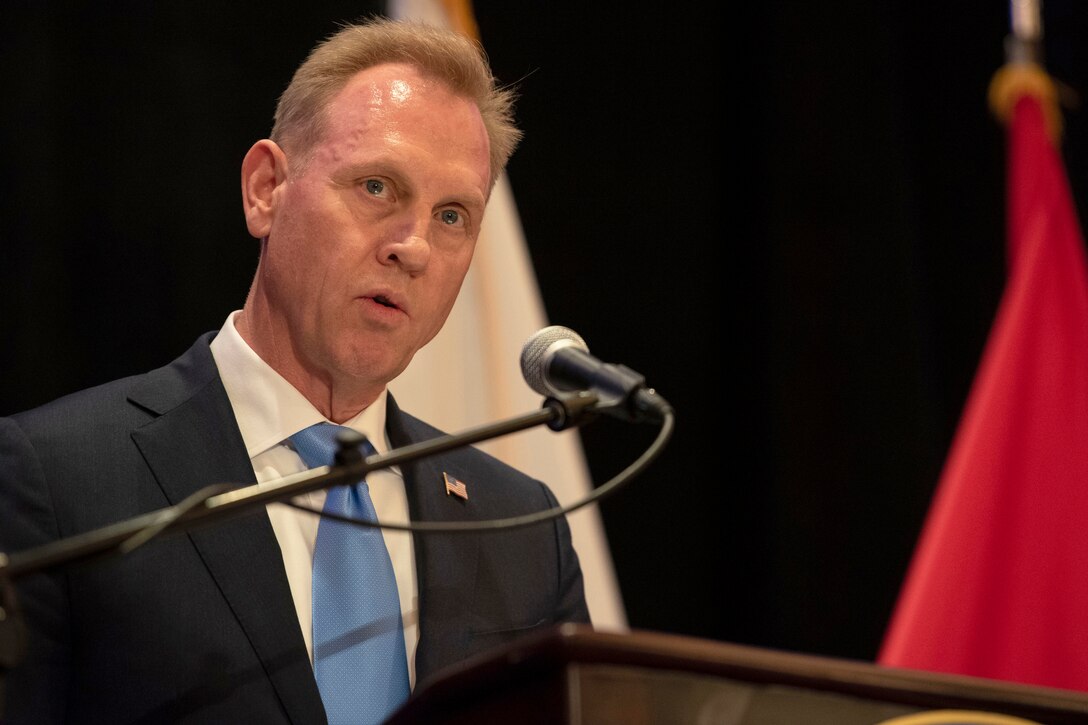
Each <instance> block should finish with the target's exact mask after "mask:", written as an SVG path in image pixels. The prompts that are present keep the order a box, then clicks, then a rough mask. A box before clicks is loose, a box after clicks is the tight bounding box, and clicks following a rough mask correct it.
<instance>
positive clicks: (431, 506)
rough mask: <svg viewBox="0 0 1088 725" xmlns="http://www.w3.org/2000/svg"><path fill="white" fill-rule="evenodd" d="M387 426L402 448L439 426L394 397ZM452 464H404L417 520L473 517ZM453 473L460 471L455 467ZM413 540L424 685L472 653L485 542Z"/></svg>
mask: <svg viewBox="0 0 1088 725" xmlns="http://www.w3.org/2000/svg"><path fill="white" fill-rule="evenodd" d="M386 428H387V431H388V433H389V440H390V443H392V444H393V446H394V447H397V448H399V447H402V446H406V445H409V444H411V443H418V442H420V441H424V440H427V439H429V438H432V437H434V436H435V435H437V433H436V432H435V431H434V430H433V429H430V428H429V427H426V426H424V425H423V424H422V423H420V422H419V421H417V420H416V419H414V418H412V417H411V416H408V415H405V414H404V413H401V412H400V409H399V408H398V407H397V405H396V402H395V401H394V400H393V397H392V395H390V396H389V402H388V405H387V411H386ZM448 463H449V458H448V457H447V456H444V455H438V456H428V457H425V458H421V459H419V460H416V461H413V462H411V463H407V464H404V465H402V466H401V473H402V474H403V475H404V485H405V488H406V490H407V493H408V507H409V512H410V515H411V518H412V521H468V520H470V519H471V510H472V509H471V504H469V503H468V502H466V501H464V500H463V499H460V498H458V497H456V496H450V495H448V494H447V493H446V488H445V482H444V479H443V476H442V474H443V471H444V466H446V465H448ZM450 473H453V474H454V475H457V472H455V471H453V470H450ZM470 497H471V491H470ZM469 500H470V501H471V498H470V499H469ZM413 543H414V547H415V556H416V572H417V582H418V585H419V646H418V648H417V649H416V662H415V666H416V682H417V687H418V686H419V684H422V683H423V682H424V681H425V680H427V679H428V678H429V677H430V676H431V675H432V674H434V673H435V671H436V670H437V669H440V668H441V667H442V663H449V662H454V661H457V660H460V659H462V658H463V657H464V656H465V653H466V652H467V651H468V642H469V629H468V623H469V621H470V619H471V617H470V614H471V607H472V601H473V593H474V591H475V582H476V578H477V567H478V565H479V546H480V541H479V537H478V536H476V535H472V534H442V533H428V532H422V533H419V532H417V533H415V534H413Z"/></svg>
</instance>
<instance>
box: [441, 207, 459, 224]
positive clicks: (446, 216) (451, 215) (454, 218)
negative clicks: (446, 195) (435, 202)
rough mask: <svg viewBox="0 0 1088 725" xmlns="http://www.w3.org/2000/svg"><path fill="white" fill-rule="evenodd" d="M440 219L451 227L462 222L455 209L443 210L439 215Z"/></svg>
mask: <svg viewBox="0 0 1088 725" xmlns="http://www.w3.org/2000/svg"><path fill="white" fill-rule="evenodd" d="M438 218H439V219H441V220H442V223H443V224H449V225H451V226H453V225H455V224H459V223H460V222H461V214H460V213H459V212H457V211H454V210H453V209H443V210H442V211H440V212H439V213H438Z"/></svg>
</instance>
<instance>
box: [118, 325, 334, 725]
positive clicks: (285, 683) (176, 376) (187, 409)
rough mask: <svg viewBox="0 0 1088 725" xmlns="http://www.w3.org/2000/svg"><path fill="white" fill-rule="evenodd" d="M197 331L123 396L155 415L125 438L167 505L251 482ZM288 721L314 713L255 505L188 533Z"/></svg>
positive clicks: (282, 584)
mask: <svg viewBox="0 0 1088 725" xmlns="http://www.w3.org/2000/svg"><path fill="white" fill-rule="evenodd" d="M209 340H210V335H209V336H207V337H205V338H202V339H201V340H200V341H198V342H197V344H196V345H194V346H193V348H192V349H190V351H189V352H188V353H186V354H185V355H184V356H182V357H181V358H179V359H178V360H177V361H175V363H173V364H171V365H170V366H167V367H166V368H161V369H160V370H157V371H155V372H153V373H151V374H149V375H148V381H147V384H146V385H145V386H142V387H141V388H138V389H136V390H135V392H134V393H133V394H132V395H131V396H130V397H131V400H132V402H133V403H135V404H137V405H140V406H141V407H144V408H146V409H148V410H151V411H152V412H155V413H158V414H159V415H158V417H157V418H155V419H154V420H152V421H151V422H150V423H148V424H147V425H145V426H143V427H142V428H140V429H138V430H136V431H134V432H133V433H132V439H133V441H134V442H135V443H136V445H137V447H138V448H139V449H140V451H141V453H142V454H143V456H144V458H145V460H146V461H147V464H148V466H149V467H150V468H151V470H152V472H153V473H154V475H155V477H156V479H157V480H158V481H159V484H160V485H161V486H162V489H163V491H164V492H165V494H166V496H167V498H168V500H169V501H170V502H171V504H176V503H178V502H180V501H181V500H183V499H185V498H186V497H187V496H189V495H191V494H192V493H194V492H196V491H197V490H199V489H200V488H202V487H204V486H208V485H212V484H220V483H232V484H237V485H239V486H241V485H249V484H252V483H255V478H254V475H253V468H252V466H251V464H250V461H249V457H248V456H247V455H246V451H245V446H244V444H243V442H242V436H241V433H240V432H239V430H238V426H237V423H236V422H235V419H234V413H233V411H232V409H231V407H230V402H229V399H228V398H227V394H226V391H225V390H224V388H223V385H222V382H221V381H220V379H219V375H218V371H217V370H216V368H215V363H214V361H213V359H212V357H211V353H210V351H209V349H208V341H209ZM188 536H189V538H190V540H191V541H192V543H193V545H194V546H195V547H196V549H197V551H198V552H199V554H200V556H201V558H202V559H203V561H204V563H205V565H206V566H207V567H208V571H209V572H211V575H212V577H213V578H214V579H215V581H216V583H217V585H218V586H219V588H220V590H221V591H222V593H223V596H224V597H225V598H226V600H227V602H228V603H229V605H230V607H231V610H232V611H233V612H234V615H235V616H236V617H237V619H238V622H239V624H240V625H241V627H242V629H243V630H244V631H245V632H246V635H247V636H248V637H249V640H250V642H251V643H252V645H253V649H254V651H255V652H256V654H257V656H258V658H259V659H260V660H261V662H262V664H263V666H264V668H265V672H266V673H267V674H268V677H269V678H270V679H271V681H272V684H273V686H274V688H275V690H276V692H277V694H278V695H279V697H280V700H281V702H282V703H283V707H284V709H285V710H286V711H287V713H288V714H289V716H290V717H291V719H292V720H293V721H295V722H300V723H301V722H314V721H321V720H322V719H323V718H324V709H323V706H322V704H321V697H320V694H319V693H318V690H317V683H316V681H315V680H314V677H313V670H312V669H311V667H310V662H309V657H308V656H307V654H306V646H305V643H304V642H303V639H302V634H301V632H300V631H299V627H298V616H297V614H296V613H295V610H294V604H293V600H292V598H291V592H290V587H289V585H288V583H287V576H286V574H285V572H284V569H283V559H282V555H281V554H280V549H279V544H278V542H277V541H276V537H275V533H274V532H273V531H272V525H271V523H270V522H269V520H268V515H267V514H266V513H265V510H264V509H263V508H260V509H258V510H256V511H255V512H253V513H242V514H238V515H236V516H234V517H233V518H230V519H229V520H226V521H221V522H217V523H215V524H212V525H209V526H207V527H202V528H196V529H193V530H192V531H190V532H188Z"/></svg>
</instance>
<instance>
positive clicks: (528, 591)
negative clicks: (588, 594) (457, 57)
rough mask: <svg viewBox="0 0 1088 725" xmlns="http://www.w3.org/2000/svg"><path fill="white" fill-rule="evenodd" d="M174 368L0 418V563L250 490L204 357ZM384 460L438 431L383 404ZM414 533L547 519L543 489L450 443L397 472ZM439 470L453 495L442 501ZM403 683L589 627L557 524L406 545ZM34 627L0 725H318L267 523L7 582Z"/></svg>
mask: <svg viewBox="0 0 1088 725" xmlns="http://www.w3.org/2000/svg"><path fill="white" fill-rule="evenodd" d="M213 336H214V333H208V334H206V335H204V336H203V337H201V338H200V339H199V340H197V342H196V343H195V344H194V345H193V347H192V348H190V349H189V350H188V351H187V352H186V353H185V354H184V355H182V356H181V357H180V358H178V359H177V360H175V361H174V362H173V363H171V364H170V365H167V366H165V367H163V368H159V369H157V370H154V371H152V372H150V373H147V374H145V375H139V376H135V377H131V378H125V379H123V380H119V381H115V382H112V383H108V384H106V385H102V386H99V387H96V388H92V389H90V390H86V391H82V392H80V393H76V394H74V395H70V396H67V397H65V398H61V399H59V400H57V401H54V402H52V403H50V404H48V405H45V406H42V407H40V408H36V409H34V410H31V411H27V412H25V413H20V414H18V415H15V416H12V417H10V418H6V419H0V522H2V523H0V551H4V552H7V553H11V552H14V551H20V550H25V549H28V548H31V547H35V546H38V545H41V544H44V543H46V542H48V541H51V540H55V539H58V538H66V537H69V536H72V535H74V534H78V533H80V532H85V531H89V530H92V529H96V528H99V527H102V526H105V525H107V524H110V523H114V522H117V521H123V520H127V519H129V518H132V517H134V516H137V515H139V514H142V513H145V512H148V511H153V510H158V509H161V508H164V507H166V506H170V505H173V504H176V503H178V502H180V501H181V500H183V499H184V498H186V497H187V496H188V495H190V494H192V493H193V492H195V491H197V490H198V489H200V488H202V487H204V486H207V485H210V484H216V483H235V484H238V485H247V484H251V483H254V482H255V479H254V475H253V469H252V467H251V465H250V461H249V457H248V455H247V454H246V450H245V447H244V446H243V443H242V437H241V433H240V432H239V430H238V425H237V423H236V422H235V419H234V413H233V411H232V409H231V406H230V403H229V400H228V399H227V395H226V391H225V390H224V388H223V385H222V382H221V380H220V378H219V373H218V370H217V368H216V366H215V363H214V360H213V359H212V356H211V352H210V350H209V348H208V343H209V342H210V341H211V339H212V337H213ZM387 430H388V433H389V438H390V441H391V442H392V444H393V446H394V447H401V446H405V445H408V444H410V443H414V442H418V441H422V440H426V439H429V438H433V437H435V436H438V435H441V431H439V430H437V429H435V428H433V427H431V426H429V425H427V424H425V423H423V422H422V421H420V420H418V419H416V418H414V417H412V416H410V415H408V414H406V413H404V412H402V411H401V410H399V408H398V407H397V405H396V402H395V401H394V400H393V399H392V396H390V400H389V405H388V413H387ZM402 472H403V474H404V481H405V486H406V487H407V492H408V503H409V509H410V512H411V516H412V519H413V520H416V521H471V520H484V519H495V518H505V517H508V516H517V515H522V514H526V513H530V512H532V511H539V510H542V509H547V508H551V507H553V506H556V505H557V504H556V499H555V497H554V496H553V495H552V493H551V492H550V491H549V490H548V489H547V487H546V486H545V485H544V484H542V483H540V482H539V481H536V480H533V479H531V478H529V477H528V476H525V475H524V474H522V473H520V472H518V471H516V470H514V469H513V468H511V467H509V466H507V465H505V464H503V463H501V462H500V461H498V460H497V459H495V458H492V457H490V456H488V455H486V454H484V453H483V452H481V451H479V450H476V449H473V448H460V449H456V450H453V451H450V452H448V453H443V454H440V455H436V456H433V457H429V458H425V459H421V460H419V461H417V462H415V463H409V464H406V465H404V466H402ZM443 472H448V473H450V474H451V475H453V476H455V477H456V478H458V479H460V480H461V481H463V482H465V483H466V485H467V488H468V494H469V498H468V500H467V501H466V500H463V499H461V498H458V497H456V496H450V495H448V494H447V493H446V490H445V486H444V481H443ZM413 536H414V544H415V551H416V565H417V573H418V582H419V617H420V620H419V632H420V639H419V646H418V649H417V652H416V673H417V678H416V679H417V683H418V685H417V688H418V686H422V685H424V684H425V683H426V681H427V680H428V679H429V678H431V677H433V676H434V675H435V674H436V673H437V672H439V671H440V670H442V669H443V668H445V667H448V666H451V665H454V664H456V663H457V662H459V661H461V660H463V659H464V658H466V657H467V656H469V655H472V654H475V653H478V652H481V651H483V650H486V649H488V648H490V647H493V646H496V645H500V644H503V643H505V642H508V641H510V640H512V639H514V638H516V637H518V636H521V635H524V634H527V633H530V632H532V631H535V630H538V629H542V628H546V627H549V626H552V625H555V624H558V623H560V622H568V621H570V622H583V623H588V622H589V612H588V609H587V607H586V603H585V598H584V594H583V582H582V574H581V570H580V568H579V565H578V559H577V556H576V554H575V552H574V549H573V547H572V544H571V538H570V530H569V528H568V526H567V523H566V522H565V520H564V519H562V518H558V519H554V520H551V521H548V522H546V523H543V524H539V525H534V526H529V527H524V528H518V529H512V530H507V531H502V532H494V533H468V534H466V533H442V534H433V533H418V532H417V533H415V534H414V535H413ZM15 584H16V592H17V596H18V600H19V603H20V605H21V608H22V610H23V612H24V616H25V618H26V621H27V623H28V625H29V627H30V634H31V636H30V639H29V643H28V648H27V651H26V654H25V656H24V658H23V660H22V662H21V663H20V664H19V665H18V666H17V667H16V668H14V669H13V670H11V671H10V672H9V673H8V675H7V677H6V684H7V698H6V699H7V702H6V704H5V708H4V710H3V713H4V715H3V718H0V719H2V721H3V722H4V723H5V725H7V724H8V723H11V724H14V723H23V722H33V723H51V722H109V723H137V722H148V723H152V722H154V723H163V722H170V723H174V722H216V723H262V724H265V723H322V722H325V713H324V709H323V706H322V703H321V698H320V695H319V693H318V690H317V685H316V682H315V680H314V677H313V671H312V669H311V667H310V663H309V658H308V656H307V653H306V648H305V644H304V643H303V639H302V634H301V631H300V629H299V623H298V617H297V615H296V613H295V611H294V604H293V601H292V599H291V594H290V590H289V587H288V583H287V577H286V574H285V573H284V566H283V559H282V556H281V554H280V550H279V545H278V543H277V541H276V537H275V534H274V533H273V531H272V526H271V524H270V523H269V519H268V516H267V514H266V513H265V511H264V509H263V508H262V509H258V510H257V512H256V513H248V514H241V515H238V516H235V517H233V518H229V519H227V520H225V521H221V522H217V523H214V524H208V525H204V526H200V527H198V528H195V529H192V530H190V531H188V532H186V533H183V534H177V535H172V536H167V537H165V538H163V539H161V540H156V541H152V542H150V543H148V544H146V545H144V546H143V547H141V548H138V549H136V550H135V551H133V552H132V553H130V554H127V555H125V556H119V557H111V558H107V559H103V560H100V561H97V562H93V563H89V564H81V565H77V566H72V567H66V568H64V569H62V570H54V571H49V572H43V573H34V574H29V575H26V576H23V577H20V578H19V579H18V580H17V581H16V582H15Z"/></svg>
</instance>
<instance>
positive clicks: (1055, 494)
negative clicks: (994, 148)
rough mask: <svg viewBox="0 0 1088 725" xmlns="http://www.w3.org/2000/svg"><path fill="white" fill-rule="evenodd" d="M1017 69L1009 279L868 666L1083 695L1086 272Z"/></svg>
mask: <svg viewBox="0 0 1088 725" xmlns="http://www.w3.org/2000/svg"><path fill="white" fill-rule="evenodd" d="M1003 70H1004V69H1003ZM1020 70H1022V71H1023V72H1024V73H1027V74H1028V75H1026V76H1024V77H1025V78H1028V79H1029V80H1028V81H1027V82H1024V83H1012V85H1011V86H1009V87H1006V88H1005V91H1008V93H1007V94H1006V99H1007V100H1008V105H1007V106H1006V107H1005V108H1007V109H1009V111H1008V114H1007V118H1006V122H1007V129H1008V131H1007V133H1008V137H1007V143H1008V167H1007V194H1008V198H1007V202H1008V210H1007V214H1008V219H1007V221H1008V227H1007V228H1008V265H1009V272H1008V279H1007V281H1006V287H1005V291H1004V295H1003V297H1002V300H1001V303H1000V306H999V308H998V312H997V316H996V318H995V320H994V325H993V328H992V330H991V331H990V337H989V339H988V340H987V343H986V347H985V350H984V351H983V355H982V360H981V362H980V365H979V368H978V371H977V373H976V377H975V380H974V383H973V386H972V389H971V391H970V394H969V396H968V399H967V404H966V407H965V409H964V412H963V415H962V418H961V420H960V423H959V428H958V430H957V431H956V435H955V438H954V440H953V443H952V447H951V450H950V453H949V457H948V459H947V461H946V463H945V467H944V470H943V471H942V474H941V478H940V480H939V482H938V487H937V491H936V494H935V497H934V500H933V502H932V504H931V508H930V510H929V513H928V516H927V519H926V522H925V526H924V528H923V530H922V535H921V538H920V540H919V542H918V546H917V549H916V551H915V553H914V558H913V560H912V562H911V564H910V568H909V570H908V572H907V577H906V580H905V581H904V585H903V589H902V591H901V593H900V596H899V600H898V602H897V605H896V609H895V611H894V613H893V616H892V619H891V622H890V625H889V628H888V631H887V633H886V636H885V640H884V643H883V646H882V648H881V651H880V653H879V655H878V658H877V659H878V661H879V662H880V663H881V664H884V665H890V666H896V667H906V668H912V669H922V670H930V671H938V672H949V673H957V674H963V675H972V676H977V677H988V678H993V679H999V680H1009V681H1015V682H1023V683H1028V684H1035V685H1044V686H1050V687H1059V688H1065V689H1071V690H1088V264H1086V260H1085V249H1084V239H1083V236H1082V233H1081V230H1080V227H1079V224H1078V221H1077V216H1076V211H1075V208H1074V205H1073V200H1072V195H1071V193H1070V189H1069V183H1068V179H1067V178H1066V173H1065V168H1064V166H1063V163H1062V160H1061V157H1060V155H1059V153H1058V151H1057V149H1056V147H1055V145H1054V143H1055V142H1053V141H1052V137H1053V136H1055V135H1057V134H1056V133H1055V128H1056V124H1055V119H1058V120H1059V121H1060V115H1058V112H1057V105H1056V103H1055V101H1054V96H1053V95H1052V94H1050V95H1048V94H1045V93H1038V91H1039V89H1040V88H1046V87H1052V86H1047V85H1046V84H1047V83H1049V79H1048V78H1046V76H1045V74H1043V73H1042V71H1041V70H1040V69H1039V68H1038V66H1031V67H1029V68H1023V69H1018V71H1020ZM1040 76H1042V79H1043V80H1044V81H1045V83H1043V84H1040ZM997 80H998V78H997V77H995V83H996V81H997ZM1021 80H1023V78H1021ZM1009 88H1012V90H1011V91H1009ZM1047 102H1049V103H1050V104H1052V105H1050V106H1048V105H1046V104H1047ZM995 111H996V112H998V115H999V116H1004V115H1006V114H1005V113H1003V112H1002V111H1001V110H999V109H997V108H995ZM1048 122H1049V123H1050V135H1048ZM1059 133H1060V132H1059Z"/></svg>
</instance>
